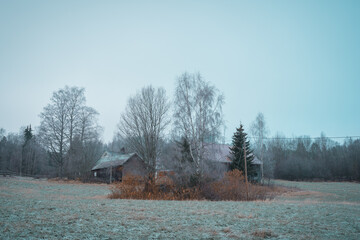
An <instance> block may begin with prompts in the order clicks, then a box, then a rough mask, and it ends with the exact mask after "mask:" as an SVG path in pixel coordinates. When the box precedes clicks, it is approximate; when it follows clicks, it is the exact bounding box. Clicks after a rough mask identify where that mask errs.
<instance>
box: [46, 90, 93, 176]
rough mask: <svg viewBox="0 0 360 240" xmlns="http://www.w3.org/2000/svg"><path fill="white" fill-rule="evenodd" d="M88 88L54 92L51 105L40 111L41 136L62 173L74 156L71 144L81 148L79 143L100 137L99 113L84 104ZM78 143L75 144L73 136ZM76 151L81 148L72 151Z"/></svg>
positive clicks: (59, 171) (61, 173)
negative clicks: (70, 152)
mask: <svg viewBox="0 0 360 240" xmlns="http://www.w3.org/2000/svg"><path fill="white" fill-rule="evenodd" d="M84 92H85V90H84V89H83V88H77V87H67V86H66V87H65V88H64V89H60V90H58V91H57V92H54V93H53V96H52V98H51V100H50V101H51V102H50V104H48V105H47V106H46V107H45V108H44V111H43V112H42V113H41V114H40V118H41V123H40V128H39V137H40V140H41V142H42V144H43V145H44V146H45V148H46V149H47V151H48V152H49V153H50V158H51V160H52V161H53V162H54V163H55V165H56V166H57V167H58V174H59V175H60V176H62V175H63V173H64V168H65V167H66V166H68V167H70V166H72V165H73V164H71V163H69V161H72V160H71V159H74V158H73V157H71V158H70V156H69V155H68V151H69V149H71V147H73V148H75V147H76V149H81V148H80V147H79V142H80V144H84V143H85V142H86V141H92V140H94V139H96V138H98V136H99V130H100V128H99V127H98V125H97V121H96V115H97V112H96V111H95V110H94V109H92V108H90V107H87V106H86V105H85V103H86V99H85V96H84ZM75 138H76V140H77V143H76V144H77V146H72V144H73V141H74V139H75ZM72 152H73V154H72V155H74V152H75V153H77V152H79V151H75V150H74V151H72Z"/></svg>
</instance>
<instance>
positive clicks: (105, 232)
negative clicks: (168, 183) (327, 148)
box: [0, 177, 360, 239]
mask: <svg viewBox="0 0 360 240" xmlns="http://www.w3.org/2000/svg"><path fill="white" fill-rule="evenodd" d="M276 184H281V185H284V186H290V187H296V188H297V189H300V190H293V191H290V192H288V193H285V194H283V195H281V196H278V197H276V198H275V199H273V200H267V201H254V202H232V201H220V202H211V201H149V200H121V199H115V200H113V199H108V198H107V195H108V194H109V193H110V190H109V185H106V184H81V183H76V182H59V181H49V180H45V179H43V180H42V179H32V178H21V177H0V239H263V238H268V239H271V238H273V239H359V238H360V184H358V183H348V182H344V183H333V182H321V183H308V182H288V181H276Z"/></svg>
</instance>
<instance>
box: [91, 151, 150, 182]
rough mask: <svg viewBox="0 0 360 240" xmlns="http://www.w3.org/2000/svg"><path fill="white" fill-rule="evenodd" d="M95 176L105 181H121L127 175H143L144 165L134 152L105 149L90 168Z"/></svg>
mask: <svg viewBox="0 0 360 240" xmlns="http://www.w3.org/2000/svg"><path fill="white" fill-rule="evenodd" d="M91 171H92V173H93V176H94V177H95V178H101V179H104V180H105V181H109V182H110V183H111V182H112V181H121V180H122V179H123V177H125V176H127V175H133V176H142V177H143V176H145V175H146V166H145V164H144V162H143V160H142V159H141V158H140V157H139V156H138V155H137V154H136V153H127V154H125V153H116V152H110V151H105V152H104V154H103V155H102V156H101V158H100V159H99V160H98V161H97V163H96V165H95V166H94V167H93V168H92V169H91Z"/></svg>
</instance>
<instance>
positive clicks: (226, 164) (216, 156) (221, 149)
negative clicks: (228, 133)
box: [205, 144, 263, 182]
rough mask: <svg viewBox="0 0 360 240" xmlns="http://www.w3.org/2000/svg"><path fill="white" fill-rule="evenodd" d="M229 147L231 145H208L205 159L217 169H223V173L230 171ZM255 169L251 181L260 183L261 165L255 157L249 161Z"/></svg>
mask: <svg viewBox="0 0 360 240" xmlns="http://www.w3.org/2000/svg"><path fill="white" fill-rule="evenodd" d="M230 147H231V145H227V144H210V145H207V146H206V148H205V150H206V151H205V154H206V155H205V156H206V158H207V159H210V160H211V161H212V162H213V163H214V164H216V165H217V166H218V168H221V169H223V170H224V171H229V170H230V164H231V156H230ZM251 164H252V165H253V167H254V169H255V174H254V175H253V176H251V178H250V180H251V181H256V182H261V180H262V176H263V173H262V171H263V163H262V161H260V160H259V159H258V158H257V157H256V156H254V159H253V160H252V161H251Z"/></svg>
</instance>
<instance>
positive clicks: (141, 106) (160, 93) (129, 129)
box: [118, 86, 170, 181]
mask: <svg viewBox="0 0 360 240" xmlns="http://www.w3.org/2000/svg"><path fill="white" fill-rule="evenodd" d="M169 108H170V105H169V102H168V100H167V98H166V93H165V90H164V89H163V88H158V89H155V88H153V87H152V86H148V87H144V88H142V89H141V91H140V92H138V93H137V94H136V95H135V96H133V97H130V98H129V100H128V103H127V107H126V109H125V112H123V113H122V114H121V118H120V123H119V125H118V128H119V134H120V136H121V137H122V139H124V141H125V143H126V144H127V146H128V147H129V148H130V149H131V150H133V151H135V152H136V153H137V154H139V156H140V157H141V158H142V159H143V161H144V163H145V165H146V166H147V171H148V173H149V179H150V180H151V181H152V180H153V177H154V174H155V171H156V161H157V158H158V156H159V153H160V149H161V148H160V140H161V138H162V136H163V133H164V130H165V128H166V126H167V125H168V124H169V122H170V121H169V119H168V117H167V113H168V110H169Z"/></svg>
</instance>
